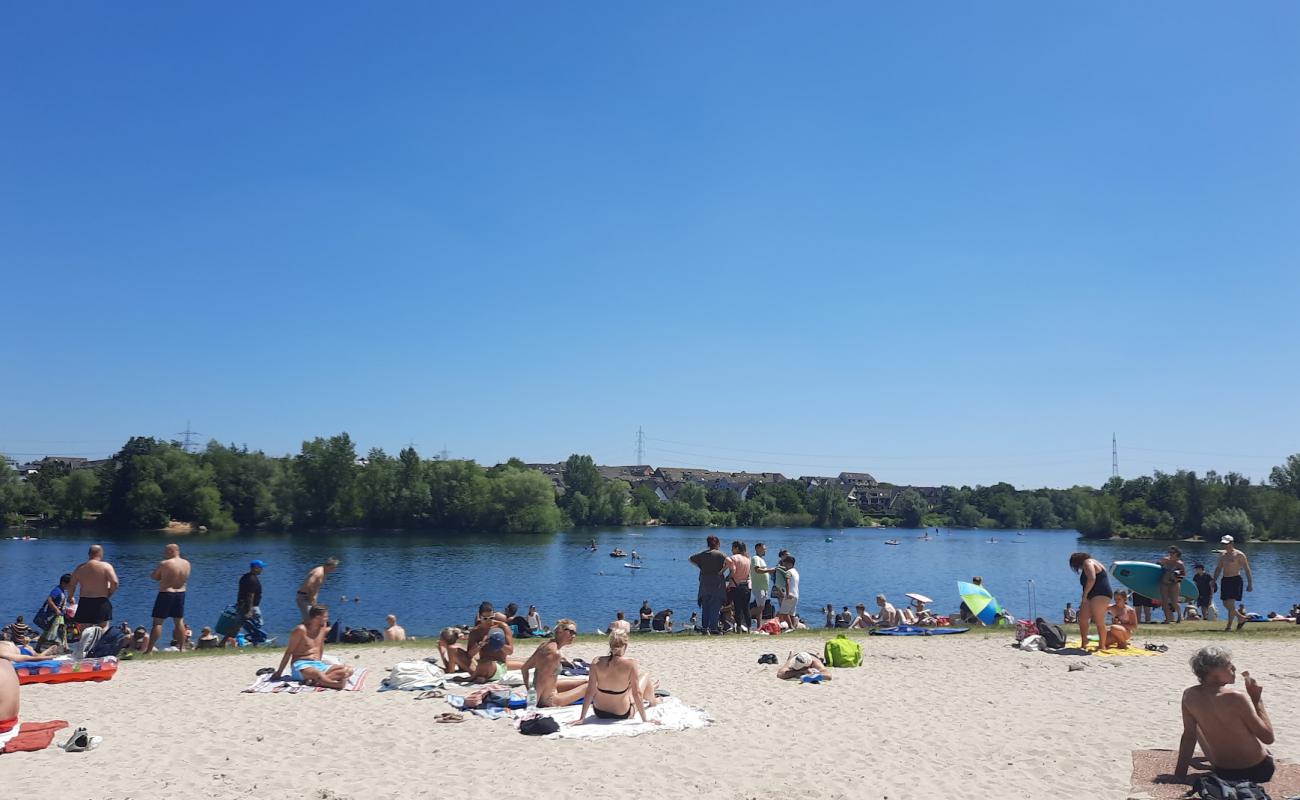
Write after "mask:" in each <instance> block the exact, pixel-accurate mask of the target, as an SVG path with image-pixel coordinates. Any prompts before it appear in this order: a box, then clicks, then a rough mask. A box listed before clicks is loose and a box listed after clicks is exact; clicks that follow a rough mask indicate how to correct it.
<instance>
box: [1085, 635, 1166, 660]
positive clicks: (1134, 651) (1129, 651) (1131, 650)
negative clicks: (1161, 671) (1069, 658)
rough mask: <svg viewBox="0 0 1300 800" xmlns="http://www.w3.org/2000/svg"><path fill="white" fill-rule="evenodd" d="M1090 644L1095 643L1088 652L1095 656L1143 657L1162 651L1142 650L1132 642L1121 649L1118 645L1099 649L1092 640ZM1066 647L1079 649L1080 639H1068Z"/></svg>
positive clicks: (1155, 654) (1156, 654)
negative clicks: (1107, 648)
mask: <svg viewBox="0 0 1300 800" xmlns="http://www.w3.org/2000/svg"><path fill="white" fill-rule="evenodd" d="M1089 644H1092V645H1093V648H1090V649H1089V650H1088V652H1089V653H1092V654H1093V655H1094V656H1100V657H1102V658H1125V657H1128V656H1143V657H1145V656H1158V655H1160V653H1158V652H1156V651H1155V650H1142V649H1140V648H1137V647H1133V646H1132V645H1131V644H1130V645H1129V646H1128V647H1125V648H1122V649H1121V648H1118V647H1112V648H1110V649H1109V650H1097V649H1094V648H1095V647H1096V645H1095V644H1093V643H1092V642H1089ZM1065 647H1066V649H1067V650H1068V649H1076V650H1077V649H1079V640H1078V639H1071V640H1070V641H1068V642H1066V643H1065Z"/></svg>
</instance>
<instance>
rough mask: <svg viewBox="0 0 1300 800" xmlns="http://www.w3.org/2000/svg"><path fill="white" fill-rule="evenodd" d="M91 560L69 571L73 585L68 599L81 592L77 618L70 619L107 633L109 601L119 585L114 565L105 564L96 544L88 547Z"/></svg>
mask: <svg viewBox="0 0 1300 800" xmlns="http://www.w3.org/2000/svg"><path fill="white" fill-rule="evenodd" d="M89 555H90V557H89V558H88V559H86V562H85V563H84V564H82V565H81V566H79V567H77V568H76V569H74V570H73V571H72V584H71V585H70V586H69V587H68V597H73V596H75V595H76V593H77V589H78V588H80V589H81V598H80V599H79V600H78V601H77V614H76V616H74V617H73V618H72V619H73V621H74V622H78V623H80V624H82V625H96V626H98V627H100V628H104V629H107V628H108V624H109V622H111V621H112V619H113V603H112V601H111V600H110V599H109V598H111V597H112V596H113V593H114V592H116V591H117V587H118V586H119V585H120V584H119V582H118V580H117V571H116V570H114V569H113V565H112V564H110V563H108V562H107V561H105V560H104V548H102V547H100V546H99V545H97V544H92V545H91V546H90V554H89Z"/></svg>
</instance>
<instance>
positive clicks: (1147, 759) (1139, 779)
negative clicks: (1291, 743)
mask: <svg viewBox="0 0 1300 800" xmlns="http://www.w3.org/2000/svg"><path fill="white" fill-rule="evenodd" d="M1177 765H1178V752H1177V751H1176V750H1134V751H1133V778H1132V783H1133V791H1134V792H1143V793H1145V794H1147V795H1149V796H1150V797H1152V798H1154V800H1174V799H1175V798H1182V797H1186V796H1187V790H1188V789H1189V788H1190V787H1191V784H1190V781H1191V780H1192V779H1194V778H1195V777H1196V776H1198V775H1201V774H1203V773H1204V772H1206V771H1207V769H1208V767H1209V765H1208V764H1206V763H1205V760H1204V759H1202V758H1199V757H1198V758H1194V759H1192V769H1191V771H1190V772H1189V773H1188V781H1189V782H1188V783H1185V784H1184V783H1163V782H1161V783H1157V782H1156V778H1157V777H1159V776H1161V775H1172V774H1173V772H1174V767H1175V766H1177ZM1263 786H1264V789H1265V791H1267V792H1268V793H1269V795H1270V796H1272V797H1274V798H1277V800H1282V798H1284V797H1292V796H1294V795H1300V765H1297V764H1288V763H1283V762H1281V761H1279V762H1277V772H1275V773H1273V780H1271V781H1269V782H1268V783H1265V784H1263Z"/></svg>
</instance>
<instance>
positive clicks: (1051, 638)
mask: <svg viewBox="0 0 1300 800" xmlns="http://www.w3.org/2000/svg"><path fill="white" fill-rule="evenodd" d="M1034 627H1035V628H1037V629H1038V635H1039V636H1041V637H1043V646H1044V647H1046V648H1047V649H1048V650H1059V649H1061V648H1062V647H1065V631H1063V630H1061V626H1060V625H1056V624H1054V623H1051V622H1048V621H1047V620H1045V619H1043V618H1042V617H1039V618H1038V619H1036V620H1034Z"/></svg>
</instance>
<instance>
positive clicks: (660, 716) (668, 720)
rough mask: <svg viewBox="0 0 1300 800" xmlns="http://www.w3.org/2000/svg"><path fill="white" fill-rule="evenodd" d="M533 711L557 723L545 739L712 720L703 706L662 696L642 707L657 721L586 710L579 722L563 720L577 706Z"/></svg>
mask: <svg viewBox="0 0 1300 800" xmlns="http://www.w3.org/2000/svg"><path fill="white" fill-rule="evenodd" d="M537 713H538V714H542V715H545V716H548V717H552V718H553V719H554V720H555V721H556V722H558V723H560V730H559V731H558V732H557V733H552V734H548V735H547V736H546V737H544V738H547V739H607V738H609V737H611V736H640V735H641V734H643V733H657V732H659V731H684V730H688V729H690V728H703V727H706V726H708V725H710V724H711V723H712V722H713V720H712V719H711V718H710V717H709V715H708V714H707V713H706V712H705V711H704V709H702V708H694V707H692V706H688V705H686V703H684V702H682V701H681V699H679V698H676V697H665V698H664V699H663V700H662V701H660V703H659V705H657V706H655V707H654V708H647V709H646V712H645V715H646V719H657V720H659V724H658V725H654V724H652V723H649V722H642V721H641V717H640V715H634V716H633V717H632V719H595V718H593V717H592V716H591V715H590V714H588V715H587V721H586V722H583V723H582V724H581V725H569V724H567V723H570V722H574V721H576V720H577V719H578V717H579V716H581V715H582V707H581V706H561V707H560V708H539V709H537ZM522 716H523V715H521V717H522ZM518 725H519V720H516V721H515V726H516V727H518Z"/></svg>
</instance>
